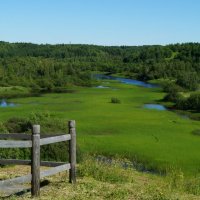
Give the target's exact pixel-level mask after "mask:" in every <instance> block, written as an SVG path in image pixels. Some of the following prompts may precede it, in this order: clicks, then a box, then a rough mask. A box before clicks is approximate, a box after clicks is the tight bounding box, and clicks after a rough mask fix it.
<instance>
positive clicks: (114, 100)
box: [111, 97, 121, 103]
mask: <svg viewBox="0 0 200 200" xmlns="http://www.w3.org/2000/svg"><path fill="white" fill-rule="evenodd" d="M111 103H121V101H120V100H119V99H118V98H116V97H112V98H111Z"/></svg>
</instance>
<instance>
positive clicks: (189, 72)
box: [0, 42, 200, 91]
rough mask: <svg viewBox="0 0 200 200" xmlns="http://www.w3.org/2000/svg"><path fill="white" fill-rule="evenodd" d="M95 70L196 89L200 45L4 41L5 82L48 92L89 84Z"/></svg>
mask: <svg viewBox="0 0 200 200" xmlns="http://www.w3.org/2000/svg"><path fill="white" fill-rule="evenodd" d="M91 71H103V72H109V73H125V74H126V75H128V76H130V77H134V78H137V79H141V80H151V79H158V78H169V79H172V80H174V81H176V83H177V84H178V85H180V86H181V87H183V88H186V89H189V90H195V89H196V88H197V87H198V83H199V77H200V76H199V74H200V44H199V43H186V44H174V45H167V46H158V45H156V46H132V47H131V46H121V47H117V46H116V47H114V46H113V47H107V46H95V45H65V44H60V45H49V44H46V45H37V44H31V43H7V42H0V85H1V86H10V85H20V86H30V87H32V88H43V89H46V90H49V91H50V90H51V89H52V88H54V87H63V86H67V85H70V84H75V85H84V86H90V85H91V84H92V83H91V76H90V72H91Z"/></svg>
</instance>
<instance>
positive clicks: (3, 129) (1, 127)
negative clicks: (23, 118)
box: [0, 122, 8, 133]
mask: <svg viewBox="0 0 200 200" xmlns="http://www.w3.org/2000/svg"><path fill="white" fill-rule="evenodd" d="M0 133H8V130H7V128H6V127H5V125H4V124H3V123H2V122H0Z"/></svg>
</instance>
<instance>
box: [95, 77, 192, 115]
mask: <svg viewBox="0 0 200 200" xmlns="http://www.w3.org/2000/svg"><path fill="white" fill-rule="evenodd" d="M95 78H96V79H97V80H117V81H119V82H121V83H123V84H129V85H136V86H140V87H145V88H159V87H160V86H159V85H157V84H151V83H147V82H144V81H138V80H134V79H127V78H121V77H115V76H108V75H103V74H96V75H95ZM98 88H108V87H104V86H98ZM143 108H145V109H153V110H159V111H167V110H170V109H168V108H167V107H165V106H163V105H161V104H152V103H149V104H144V105H143ZM170 111H172V110H170ZM177 114H178V113H177ZM178 115H179V116H180V117H181V118H184V119H190V118H189V116H187V115H185V114H178Z"/></svg>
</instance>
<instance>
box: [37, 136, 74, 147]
mask: <svg viewBox="0 0 200 200" xmlns="http://www.w3.org/2000/svg"><path fill="white" fill-rule="evenodd" d="M67 140H71V135H70V134H68V135H60V136H55V137H49V138H43V139H40V146H41V145H46V144H52V143H56V142H63V141H67Z"/></svg>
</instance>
